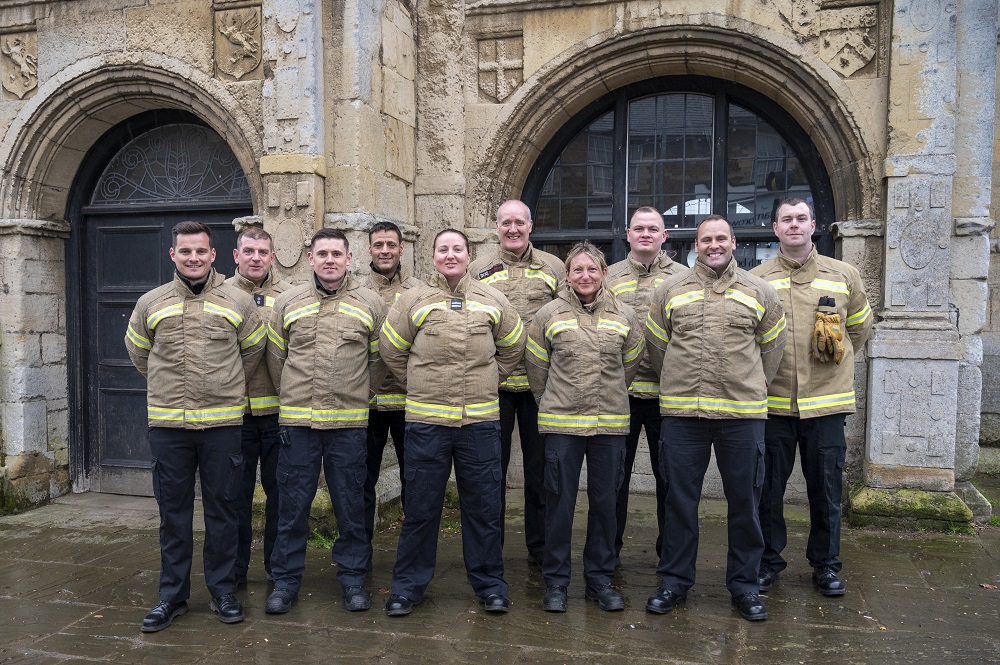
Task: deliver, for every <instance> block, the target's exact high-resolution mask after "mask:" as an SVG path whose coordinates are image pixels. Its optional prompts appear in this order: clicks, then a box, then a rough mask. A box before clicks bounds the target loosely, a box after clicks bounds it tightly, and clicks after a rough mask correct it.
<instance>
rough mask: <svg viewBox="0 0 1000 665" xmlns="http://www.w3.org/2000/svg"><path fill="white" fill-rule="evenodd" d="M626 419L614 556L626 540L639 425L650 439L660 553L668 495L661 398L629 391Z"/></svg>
mask: <svg viewBox="0 0 1000 665" xmlns="http://www.w3.org/2000/svg"><path fill="white" fill-rule="evenodd" d="M628 406H629V412H630V415H631V419H630V421H629V430H628V436H626V437H625V478H624V479H623V480H622V486H621V487H620V488H619V489H618V501H617V507H616V513H617V519H618V529H617V532H616V533H615V558H616V559H617V558H619V557H621V553H622V546H623V545H624V543H625V522H626V521H627V520H628V497H629V484H630V483H631V482H632V467H633V466H634V465H635V455H636V451H637V450H638V448H639V434H640V433H641V432H642V428H643V427H645V428H646V441H648V442H649V462H650V464H651V466H652V467H653V478H654V479H655V481H656V517H657V520H656V524H657V530H656V555H657V556H659V555H660V546H661V545H662V544H663V529H662V528H661V527H662V525H663V502H664V499H665V498H666V496H667V481H666V479H665V478H664V477H663V470H662V469H661V468H660V423H661V422H662V420H663V416H661V415H660V400H659V399H657V398H653V399H636V398H635V397H632V396H631V395H629V398H628Z"/></svg>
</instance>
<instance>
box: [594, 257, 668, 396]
mask: <svg viewBox="0 0 1000 665" xmlns="http://www.w3.org/2000/svg"><path fill="white" fill-rule="evenodd" d="M684 270H687V266H684V265H681V264H680V263H677V262H676V261H674V260H672V259H671V258H670V257H669V256H667V254H666V253H665V252H660V253H659V254H658V255H657V257H656V260H655V261H654V262H653V264H652V265H651V266H649V269H648V270H647V269H646V266H644V265H642V264H641V263H639V262H638V261H636V260H635V259H633V258H632V255H631V254H629V255H628V257H626V258H625V260H624V261H619V262H618V263H616V264H614V265H613V266H611V267H609V268H608V277H607V280H606V281H605V284H606V285H607V288H609V289H611V291H612V293H614V294H615V296H617V298H618V300H620V301H621V302H623V303H625V304H626V305H629V306H630V307H631V308H632V309H634V310H635V311H636V313H637V314H639V315H640V316H643V317H644V316H645V315H646V312H648V311H649V301H650V299H652V297H653V291H655V290H656V287H658V286H659V285H660V284H662V283H663V280H665V279H668V278H669V277H670V276H672V275H677V274H680V273H681V272H683V271H684ZM643 323H645V321H643ZM628 394H629V395H632V396H633V397H637V398H639V399H656V398H657V397H658V396H659V394H660V375H659V373H658V372H657V371H656V370H654V369H653V366H652V365H651V364H650V362H649V356H648V354H643V357H642V364H640V365H639V371H638V372H637V373H636V375H635V379H634V380H633V381H632V383H631V384H629V387H628Z"/></svg>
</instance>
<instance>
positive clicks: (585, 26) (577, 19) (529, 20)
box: [524, 5, 702, 79]
mask: <svg viewBox="0 0 1000 665" xmlns="http://www.w3.org/2000/svg"><path fill="white" fill-rule="evenodd" d="M699 11H702V10H699ZM618 19H619V16H618V10H617V6H616V5H591V6H577V7H571V8H570V7H567V8H565V9H552V10H549V11H546V12H531V13H529V14H527V15H526V16H525V17H524V46H525V48H524V78H525V79H528V78H530V77H531V76H532V75H533V74H534V73H535V72H537V71H538V70H539V69H540V68H541V67H542V66H543V65H544V64H545V63H547V62H548V61H550V60H552V59H553V58H555V57H558V55H559V54H560V53H562V52H564V51H566V50H567V49H569V48H571V47H572V46H573V45H574V44H578V43H579V42H581V41H583V40H585V39H587V38H588V37H591V36H593V35H596V34H599V33H601V32H604V31H605V30H609V29H611V28H612V27H613V26H614V25H615V23H616V22H617V21H618Z"/></svg>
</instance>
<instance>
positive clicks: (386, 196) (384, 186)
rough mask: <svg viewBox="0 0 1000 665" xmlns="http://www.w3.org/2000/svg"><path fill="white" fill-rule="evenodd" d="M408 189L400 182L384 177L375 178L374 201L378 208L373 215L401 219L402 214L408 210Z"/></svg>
mask: <svg viewBox="0 0 1000 665" xmlns="http://www.w3.org/2000/svg"><path fill="white" fill-rule="evenodd" d="M409 189H410V188H409V187H408V186H407V184H406V183H405V182H403V181H402V180H398V179H396V178H392V177H389V176H386V175H381V176H376V177H375V201H376V203H377V205H378V207H377V208H376V209H375V213H376V214H377V215H382V216H384V217H402V216H403V215H402V213H404V212H405V211H408V210H409V208H410V205H409V200H410V197H409Z"/></svg>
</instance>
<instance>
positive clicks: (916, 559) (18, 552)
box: [0, 490, 1000, 665]
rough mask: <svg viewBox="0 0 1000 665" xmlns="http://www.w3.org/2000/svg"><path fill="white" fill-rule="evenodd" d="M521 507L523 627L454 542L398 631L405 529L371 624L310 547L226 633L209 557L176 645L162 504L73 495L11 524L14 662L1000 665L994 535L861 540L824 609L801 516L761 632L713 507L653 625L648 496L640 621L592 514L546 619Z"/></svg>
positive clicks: (388, 550) (514, 511) (516, 537)
mask: <svg viewBox="0 0 1000 665" xmlns="http://www.w3.org/2000/svg"><path fill="white" fill-rule="evenodd" d="M508 499H509V501H508V508H509V513H510V514H509V517H508V521H507V536H506V542H507V551H506V565H507V580H508V582H509V583H510V586H511V600H512V601H513V608H512V610H511V612H510V613H509V614H507V615H500V616H493V615H489V616H488V615H485V614H484V613H483V612H482V611H481V610H480V609H479V607H478V605H477V604H476V600H475V598H474V597H473V595H472V592H471V590H470V588H469V586H468V584H467V582H466V579H465V572H464V568H463V564H462V558H461V537H460V535H458V534H457V533H450V532H447V530H446V532H444V533H442V536H441V541H440V546H439V552H438V572H437V575H436V577H435V579H434V581H433V582H432V583H431V586H430V588H429V589H428V593H427V597H426V600H425V601H424V602H423V603H422V604H421V605H419V606H417V608H416V609H415V610H414V612H413V614H411V615H409V616H407V617H401V618H389V617H387V616H386V615H385V614H384V612H383V611H382V609H381V608H382V605H383V604H384V603H385V600H386V598H387V597H388V583H389V574H390V569H391V566H392V563H393V561H394V558H395V545H396V538H397V535H398V530H397V529H389V530H386V531H383V532H382V533H380V534H379V535H378V537H377V539H376V543H375V560H374V573H373V578H374V579H373V581H372V583H371V584H370V589H371V591H372V592H373V599H372V600H373V607H372V610H371V611H369V612H363V613H357V614H351V613H348V612H346V611H345V610H344V609H343V607H342V606H341V603H340V588H339V585H338V584H337V582H336V577H335V572H336V571H335V568H334V567H333V566H332V564H331V563H330V558H329V552H328V551H326V550H322V549H319V548H310V550H309V555H308V562H307V567H306V577H305V579H304V583H303V593H302V595H301V597H300V600H299V602H298V603H297V604H296V605H295V606H294V607H293V609H292V611H291V612H290V613H288V614H286V615H283V616H273V615H267V614H265V613H264V600H265V598H266V597H267V594H268V592H269V587H268V585H267V583H266V581H265V580H264V576H263V570H262V564H261V561H260V551H259V549H258V550H257V551H255V556H254V560H253V562H252V565H251V576H250V582H249V585H248V587H247V588H245V589H241V590H240V591H239V597H240V598H241V600H242V601H243V603H244V607H245V611H246V614H247V619H246V621H244V622H242V623H239V624H234V625H224V624H222V623H220V622H219V621H217V620H216V618H215V615H214V614H213V613H212V612H211V610H210V609H209V606H208V604H209V600H210V599H209V597H208V592H207V590H206V589H205V587H204V578H203V576H202V575H201V572H200V566H201V557H200V552H199V551H198V550H199V549H200V546H199V545H198V544H197V543H196V552H195V562H194V570H193V575H192V597H191V599H190V605H191V611H190V612H189V613H188V614H186V615H184V616H182V617H179V618H178V619H176V620H175V621H174V623H173V625H172V626H171V627H169V628H167V629H166V630H164V631H162V632H159V633H153V634H143V633H141V632H140V631H139V624H140V622H141V621H142V618H143V616H145V614H146V612H147V611H148V610H149V608H150V607H152V606H153V605H154V604H155V602H156V600H157V593H156V588H157V576H158V567H159V550H158V545H157V534H156V528H157V522H158V519H157V516H156V509H155V504H154V503H153V501H152V499H141V498H133V497H120V496H111V495H100V494H79V495H72V496H66V497H63V498H60V499H58V500H57V501H55V502H54V503H53V504H52V505H49V506H46V507H44V508H40V509H37V510H35V511H31V512H29V513H25V514H22V515H15V516H9V517H4V518H0V561H2V564H0V663H4V664H7V663H10V664H13V663H30V664H32V665H47V664H50V663H51V664H55V663H60V664H78V663H94V662H112V663H212V664H213V665H237V664H238V665H248V664H251V663H260V664H280V665H293V664H295V665H298V664H309V663H332V662H337V663H407V664H408V665H418V664H423V663H428V664H432V665H440V664H442V663H616V664H622V663H636V664H643V663H790V664H793V665H794V664H799V663H831V664H836V665H845V664H848V663H878V664H880V665H881V664H888V663H914V662H928V663H949V664H957V663H994V662H1000V590H998V589H996V588H991V587H996V586H1000V528H998V527H987V528H984V529H981V530H980V531H979V533H978V534H977V535H942V534H905V533H895V532H884V531H868V530H854V529H845V532H844V537H843V553H842V559H843V560H844V562H845V567H844V578H845V581H846V584H847V587H848V592H847V594H846V595H844V596H842V597H840V598H824V597H822V596H820V595H819V594H817V593H816V592H815V591H814V590H813V588H812V584H811V578H810V573H811V571H810V569H809V567H808V565H807V564H806V562H805V559H804V556H803V552H804V549H805V538H806V534H807V531H808V524H807V521H806V518H805V515H804V513H803V511H802V510H801V509H800V508H792V509H790V513H791V514H790V520H791V522H790V534H789V541H790V542H789V548H788V551H787V555H788V557H789V559H790V566H789V569H788V570H787V571H785V573H783V574H782V576H781V579H780V582H779V583H778V584H777V585H775V587H774V589H773V590H772V591H771V593H770V594H768V595H767V596H765V598H766V603H767V608H768V612H769V618H768V620H767V621H764V622H758V623H749V622H747V621H744V620H743V619H741V618H739V616H738V615H737V614H736V612H735V611H734V610H733V609H732V608H731V606H730V602H729V595H728V593H727V592H726V589H725V585H724V578H725V541H726V536H725V520H724V514H725V505H724V504H723V503H721V502H711V501H707V502H705V503H704V504H703V507H702V515H703V517H702V537H701V548H700V553H699V559H698V583H697V584H696V586H695V588H694V589H692V591H691V593H690V594H689V596H688V602H687V605H686V606H682V607H680V608H679V609H677V610H675V611H674V612H672V613H670V614H668V615H665V616H657V615H652V614H648V613H646V611H645V609H644V607H645V602H646V598H647V596H648V595H649V594H650V592H651V591H652V590H653V588H654V587H655V586H656V577H655V575H654V570H655V565H656V561H655V557H654V555H653V553H652V542H653V540H654V538H655V530H654V525H655V505H654V500H653V499H652V498H651V497H646V496H636V497H633V499H632V504H631V506H630V507H631V518H630V523H629V530H628V532H627V534H626V535H627V537H628V539H627V541H626V545H625V550H624V551H623V566H622V568H621V570H620V572H619V574H618V576H617V578H616V581H615V586H617V587H618V588H619V589H620V590H621V591H622V593H623V594H624V595H625V597H626V599H627V605H626V609H625V611H623V612H615V613H606V612H602V611H601V610H600V609H598V607H597V605H596V604H595V603H593V602H587V601H585V600H584V598H583V581H582V572H581V571H582V564H581V563H580V551H581V549H582V546H583V529H584V525H585V523H586V500H585V498H584V497H581V501H580V505H579V507H578V510H577V518H576V527H577V528H576V531H575V533H574V539H575V540H574V556H575V558H574V561H573V570H574V581H573V583H572V585H571V586H570V589H569V593H570V599H569V611H568V612H567V613H566V614H561V615H555V614H547V613H545V612H543V611H542V609H541V598H542V594H543V593H544V589H545V584H544V582H543V580H542V578H541V575H540V574H539V573H538V572H537V570H535V569H533V568H530V567H529V565H528V563H527V561H526V554H525V550H524V544H523V537H522V534H521V532H520V528H521V525H522V522H521V516H520V513H519V511H520V505H521V504H520V499H519V492H518V491H516V490H512V491H511V492H510V493H509V495H508ZM198 519H199V520H200V516H199V517H198ZM454 522H457V520H453V519H449V520H447V523H454ZM196 528H197V526H196ZM197 538H198V541H199V542H200V539H201V534H200V533H198V534H197Z"/></svg>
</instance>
